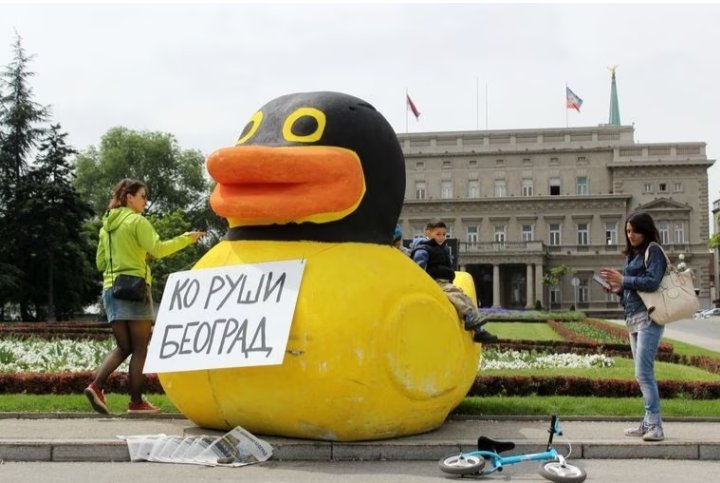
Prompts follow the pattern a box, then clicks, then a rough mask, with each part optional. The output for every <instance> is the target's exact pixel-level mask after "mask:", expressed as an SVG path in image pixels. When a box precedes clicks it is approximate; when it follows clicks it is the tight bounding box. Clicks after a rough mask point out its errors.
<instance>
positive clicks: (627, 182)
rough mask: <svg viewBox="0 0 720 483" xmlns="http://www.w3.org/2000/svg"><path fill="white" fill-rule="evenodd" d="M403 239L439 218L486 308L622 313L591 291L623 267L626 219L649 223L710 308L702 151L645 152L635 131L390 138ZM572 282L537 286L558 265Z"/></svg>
mask: <svg viewBox="0 0 720 483" xmlns="http://www.w3.org/2000/svg"><path fill="white" fill-rule="evenodd" d="M398 139H399V140H400V144H401V146H402V149H403V152H404V154H405V164H406V179H407V183H406V191H405V203H404V206H403V210H402V213H401V217H400V224H401V226H402V228H403V233H404V236H405V238H406V239H408V238H411V237H412V236H413V235H417V234H422V232H423V230H424V226H425V223H426V222H427V221H428V220H429V219H431V218H440V219H442V220H443V221H444V222H445V223H446V224H447V225H448V231H449V233H450V235H451V236H452V237H454V238H456V239H457V240H458V249H459V250H458V251H459V253H458V254H457V256H458V262H459V265H460V268H461V269H463V270H466V271H468V272H469V273H471V274H472V275H473V278H474V280H475V285H476V289H477V292H478V298H479V301H480V304H481V305H482V306H502V307H509V308H534V307H535V306H536V305H537V304H538V303H539V304H540V305H542V307H543V308H551V309H569V308H571V306H575V307H576V308H577V309H578V310H583V311H585V312H587V313H589V314H593V313H598V314H600V313H602V314H607V313H618V314H619V313H620V310H621V309H620V307H619V306H618V304H617V300H616V297H615V296H612V295H608V294H606V293H605V292H604V291H603V290H602V289H601V288H600V286H598V285H597V284H595V283H593V282H592V275H593V273H596V272H598V271H599V269H600V268H601V267H605V266H613V267H618V268H620V267H621V266H622V264H623V260H624V258H623V255H622V254H621V251H622V250H623V249H624V248H625V234H624V230H625V226H624V223H625V219H626V218H627V217H628V215H630V214H631V213H633V212H637V211H645V212H648V213H650V214H651V215H652V217H653V219H654V220H655V223H656V225H657V227H658V230H659V231H660V236H661V238H662V244H663V246H664V247H665V249H666V251H667V253H668V255H669V256H670V258H671V260H672V261H673V263H677V262H678V261H679V258H678V257H679V255H680V254H682V255H683V257H681V258H684V261H685V263H687V264H688V265H689V266H690V267H691V268H692V269H693V270H694V272H695V274H696V276H697V282H696V285H697V286H696V288H697V289H698V290H699V293H698V294H699V297H700V299H701V304H702V306H708V305H709V304H710V296H711V294H710V278H711V275H710V267H711V264H712V263H713V262H712V253H710V251H709V250H708V247H707V240H708V235H709V226H708V218H709V217H708V176H707V169H708V168H709V167H710V166H711V165H712V164H713V162H714V161H713V160H708V159H707V157H706V154H705V143H703V142H689V143H688V142H683V143H653V144H641V143H636V142H635V140H634V128H633V127H631V126H610V125H601V126H598V127H583V128H575V127H574V128H557V129H528V130H502V131H458V132H435V133H410V134H398ZM563 266H564V267H566V268H568V269H570V273H569V274H568V275H566V276H564V277H562V279H561V280H560V283H558V284H557V285H555V286H549V285H547V284H544V283H543V280H544V277H545V275H546V274H547V273H548V272H549V271H550V270H551V269H553V268H554V267H563Z"/></svg>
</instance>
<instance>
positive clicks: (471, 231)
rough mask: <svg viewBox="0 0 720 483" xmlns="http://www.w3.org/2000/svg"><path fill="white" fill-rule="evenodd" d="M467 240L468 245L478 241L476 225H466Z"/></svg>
mask: <svg viewBox="0 0 720 483" xmlns="http://www.w3.org/2000/svg"><path fill="white" fill-rule="evenodd" d="M467 242H468V244H470V245H475V244H477V242H478V226H477V225H468V227H467Z"/></svg>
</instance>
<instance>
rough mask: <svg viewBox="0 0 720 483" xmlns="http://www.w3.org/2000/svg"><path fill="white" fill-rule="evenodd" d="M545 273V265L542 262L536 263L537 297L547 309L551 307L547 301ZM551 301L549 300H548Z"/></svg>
mask: <svg viewBox="0 0 720 483" xmlns="http://www.w3.org/2000/svg"><path fill="white" fill-rule="evenodd" d="M544 276H545V274H544V273H543V266H542V264H539V263H536V264H535V299H536V300H539V301H540V303H541V304H542V305H543V307H545V308H546V309H547V308H549V307H548V305H547V304H546V303H545V291H544V290H543V277H544ZM548 303H549V301H548Z"/></svg>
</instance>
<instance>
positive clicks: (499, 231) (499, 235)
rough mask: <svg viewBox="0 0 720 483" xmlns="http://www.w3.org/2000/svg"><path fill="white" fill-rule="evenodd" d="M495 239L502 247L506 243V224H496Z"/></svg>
mask: <svg viewBox="0 0 720 483" xmlns="http://www.w3.org/2000/svg"><path fill="white" fill-rule="evenodd" d="M493 239H494V240H495V243H496V244H497V245H498V246H500V247H502V246H503V245H505V225H495V235H494V238H493Z"/></svg>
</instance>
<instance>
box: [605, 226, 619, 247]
mask: <svg viewBox="0 0 720 483" xmlns="http://www.w3.org/2000/svg"><path fill="white" fill-rule="evenodd" d="M605 244H606V245H617V223H615V222H610V223H605Z"/></svg>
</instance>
